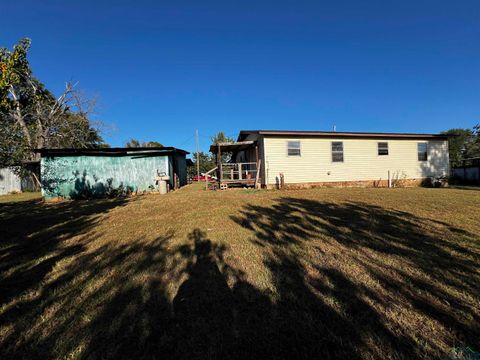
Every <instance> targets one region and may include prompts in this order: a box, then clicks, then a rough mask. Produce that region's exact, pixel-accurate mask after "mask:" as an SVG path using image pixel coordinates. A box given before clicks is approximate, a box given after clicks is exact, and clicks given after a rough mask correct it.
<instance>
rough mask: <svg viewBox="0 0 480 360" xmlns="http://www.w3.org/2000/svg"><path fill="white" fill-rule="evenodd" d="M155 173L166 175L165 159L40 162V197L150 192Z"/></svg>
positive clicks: (140, 157)
mask: <svg viewBox="0 0 480 360" xmlns="http://www.w3.org/2000/svg"><path fill="white" fill-rule="evenodd" d="M157 172H158V173H166V174H169V168H168V156H167V155H165V156H144V155H132V156H65V157H46V158H42V160H41V176H42V187H43V189H42V194H43V196H45V197H46V198H52V197H59V196H61V197H66V198H71V197H76V196H78V194H80V193H81V192H82V191H91V192H92V194H93V195H94V196H97V195H98V196H102V195H103V194H104V193H105V192H106V191H107V190H108V189H109V188H114V189H116V188H119V187H124V188H129V189H130V190H131V191H152V190H154V189H155V188H156V185H155V177H156V175H157Z"/></svg>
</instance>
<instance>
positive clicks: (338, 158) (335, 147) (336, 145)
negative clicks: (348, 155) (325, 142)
mask: <svg viewBox="0 0 480 360" xmlns="http://www.w3.org/2000/svg"><path fill="white" fill-rule="evenodd" d="M332 162H343V142H342V141H332Z"/></svg>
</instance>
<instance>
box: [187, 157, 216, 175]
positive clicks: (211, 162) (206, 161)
mask: <svg viewBox="0 0 480 360" xmlns="http://www.w3.org/2000/svg"><path fill="white" fill-rule="evenodd" d="M196 155H197V154H194V156H192V161H193V165H194V166H190V167H189V168H188V172H189V174H188V175H189V176H195V175H197V156H196ZM198 157H199V159H200V174H205V173H206V172H207V171H210V170H212V169H213V168H215V167H216V166H217V164H216V163H215V158H214V157H213V156H212V155H211V154H210V153H204V152H203V151H201V152H199V153H198Z"/></svg>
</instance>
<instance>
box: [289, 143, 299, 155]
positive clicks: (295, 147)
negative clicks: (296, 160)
mask: <svg viewBox="0 0 480 360" xmlns="http://www.w3.org/2000/svg"><path fill="white" fill-rule="evenodd" d="M287 154H288V156H300V141H288V142H287Z"/></svg>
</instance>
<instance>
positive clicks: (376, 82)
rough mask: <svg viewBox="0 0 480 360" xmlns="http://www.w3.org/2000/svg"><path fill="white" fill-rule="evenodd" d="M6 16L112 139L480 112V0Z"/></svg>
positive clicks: (127, 8) (410, 125) (22, 11)
mask: <svg viewBox="0 0 480 360" xmlns="http://www.w3.org/2000/svg"><path fill="white" fill-rule="evenodd" d="M74 3H75V4H74ZM109 3H110V4H109ZM0 15H1V19H2V20H1V23H0V46H7V47H12V45H13V44H14V43H15V42H16V41H18V39H20V38H21V37H24V36H28V37H30V38H31V39H32V41H33V43H32V49H31V52H30V61H31V64H32V66H33V69H34V72H35V74H36V76H37V77H39V78H40V80H42V81H43V82H44V83H45V84H46V85H47V86H48V87H49V88H50V89H52V90H54V91H57V92H58V91H60V90H61V88H62V86H63V83H64V81H65V80H70V79H75V80H78V81H80V86H81V88H82V89H83V90H84V91H85V92H86V93H87V94H90V95H98V97H99V99H100V103H99V107H98V113H99V114H98V118H100V119H102V120H103V121H105V122H107V123H110V124H114V125H115V126H116V128H117V130H116V131H114V132H109V133H108V134H107V135H106V139H107V141H108V142H109V143H110V144H111V145H114V146H121V145H123V144H124V143H125V141H127V140H128V139H129V138H132V137H133V138H138V139H140V140H157V141H160V142H162V143H163V144H165V145H171V146H177V147H182V148H185V149H187V150H194V148H195V140H194V133H195V128H196V127H198V128H199V131H200V135H201V136H200V144H201V148H202V149H203V150H206V149H207V146H208V145H209V137H210V135H212V134H213V133H215V132H216V131H219V130H224V131H225V132H226V133H227V134H229V135H232V136H236V134H237V133H238V131H239V130H241V129H259V128H260V129H291V130H330V129H332V126H333V125H334V124H335V125H336V126H337V130H339V131H392V132H439V131H441V130H444V129H448V128H452V127H472V126H473V125H474V124H475V123H477V122H480V1H479V0H460V1H453V0H435V1H422V0H415V1H405V0H402V1H400V0H397V1H393V0H392V1H389V0H382V1H368V0H367V1H365V0H362V1H359V0H352V1H346V0H343V1H342V0H335V1H333V0H332V1H328V2H325V1H319V0H317V1H281V0H277V1H260V0H256V1H248V0H242V1H230V0H223V1H215V2H212V1H198V0H195V1H168V2H167V1H143V0H136V1H133V0H132V1H119V0H116V1H102V0H96V1H86V0H82V1H46V0H42V1H38V0H31V1H20V0H19V1H8V2H4V3H3V4H2V7H1V8H0Z"/></svg>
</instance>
